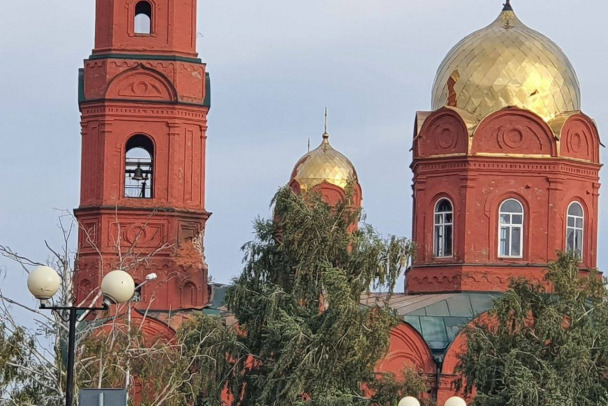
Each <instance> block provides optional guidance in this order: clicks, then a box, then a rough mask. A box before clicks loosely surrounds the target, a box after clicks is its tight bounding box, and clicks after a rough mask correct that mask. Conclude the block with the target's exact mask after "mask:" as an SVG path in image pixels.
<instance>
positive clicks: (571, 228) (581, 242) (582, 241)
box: [565, 201, 585, 260]
mask: <svg viewBox="0 0 608 406" xmlns="http://www.w3.org/2000/svg"><path fill="white" fill-rule="evenodd" d="M573 205H577V206H578V207H579V208H580V209H581V212H582V213H583V215H582V216H578V215H576V214H570V208H571V207H572V206H573ZM570 219H572V220H573V221H572V223H573V225H572V226H570V224H569V223H570ZM577 220H581V226H580V227H579V226H577V225H576V222H577ZM569 231H572V233H573V234H574V241H573V243H574V246H573V247H569V246H568V232H569ZM577 231H580V240H579V239H578V238H577ZM565 243H566V251H567V252H570V253H573V254H578V258H579V259H580V260H582V259H583V248H584V244H585V209H583V205H582V204H580V203H579V202H577V201H574V202H570V204H569V205H568V210H567V211H566V238H565ZM577 243H578V245H580V247H577V246H576V245H577ZM577 250H578V251H579V252H577Z"/></svg>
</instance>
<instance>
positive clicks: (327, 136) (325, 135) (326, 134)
mask: <svg viewBox="0 0 608 406" xmlns="http://www.w3.org/2000/svg"><path fill="white" fill-rule="evenodd" d="M328 138H329V134H328V133H327V107H325V131H324V132H323V139H324V140H326V139H328Z"/></svg>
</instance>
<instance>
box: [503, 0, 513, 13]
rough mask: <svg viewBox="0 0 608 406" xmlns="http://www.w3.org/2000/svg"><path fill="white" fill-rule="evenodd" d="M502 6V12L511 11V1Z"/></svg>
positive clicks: (508, 0)
mask: <svg viewBox="0 0 608 406" xmlns="http://www.w3.org/2000/svg"><path fill="white" fill-rule="evenodd" d="M503 6H504V7H503V8H502V11H513V7H511V0H507V1H506V3H505V4H503Z"/></svg>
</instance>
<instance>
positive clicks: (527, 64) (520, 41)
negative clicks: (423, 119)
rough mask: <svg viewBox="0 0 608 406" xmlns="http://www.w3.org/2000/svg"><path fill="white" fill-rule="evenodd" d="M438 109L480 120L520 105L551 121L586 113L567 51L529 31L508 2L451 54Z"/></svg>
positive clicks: (436, 91) (440, 76) (438, 88)
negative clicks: (565, 114) (569, 113)
mask: <svg viewBox="0 0 608 406" xmlns="http://www.w3.org/2000/svg"><path fill="white" fill-rule="evenodd" d="M432 105H433V110H437V109H439V108H441V107H443V106H453V107H458V108H460V109H463V110H466V111H468V112H469V113H471V114H473V115H475V116H476V117H477V118H478V119H482V118H484V117H486V116H487V115H488V114H490V113H493V112H495V111H497V110H500V109H502V108H503V107H507V106H516V107H519V108H523V109H527V110H530V111H533V112H534V113H536V114H538V115H539V116H540V117H542V118H543V119H544V120H545V121H549V120H550V119H552V118H553V117H555V116H556V115H558V114H559V113H563V112H566V111H573V110H580V89H579V83H578V79H577V78H576V73H575V72H574V69H573V68H572V65H571V64H570V61H568V58H567V57H566V55H565V54H564V53H563V52H562V50H561V49H560V48H559V47H558V46H557V45H556V44H555V43H554V42H553V41H551V40H550V39H549V38H547V37H545V36H544V35H542V34H540V33H538V32H536V31H534V30H532V29H531V28H528V27H526V26H525V25H524V24H523V23H522V22H521V21H520V20H519V19H518V18H517V16H516V15H515V13H514V12H513V10H512V8H511V6H510V5H509V2H507V4H506V5H505V8H504V9H503V11H502V13H501V14H500V15H499V16H498V18H497V19H496V20H495V21H494V22H493V23H492V24H490V25H489V26H487V27H485V28H482V29H481V30H479V31H476V32H474V33H473V34H471V35H469V36H467V37H465V38H464V39H463V40H461V41H460V42H459V43H458V44H456V45H455V46H454V48H452V49H451V50H450V52H449V53H448V54H447V56H446V57H445V59H444V60H443V62H442V63H441V65H440V66H439V69H438V70H437V75H436V77H435V83H434V85H433V95H432Z"/></svg>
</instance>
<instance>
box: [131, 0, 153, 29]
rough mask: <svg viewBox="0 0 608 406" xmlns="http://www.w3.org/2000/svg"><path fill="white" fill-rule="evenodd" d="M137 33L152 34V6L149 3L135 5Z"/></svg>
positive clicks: (141, 2)
mask: <svg viewBox="0 0 608 406" xmlns="http://www.w3.org/2000/svg"><path fill="white" fill-rule="evenodd" d="M134 27H135V33H136V34H148V35H149V34H152V6H151V5H150V3H148V2H147V1H140V2H139V3H137V4H136V5H135V24H134Z"/></svg>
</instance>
